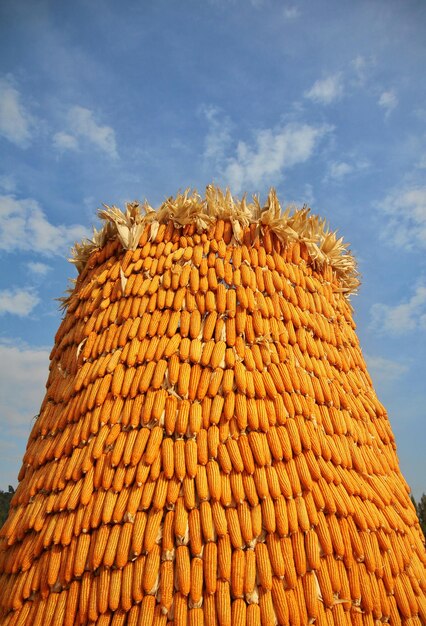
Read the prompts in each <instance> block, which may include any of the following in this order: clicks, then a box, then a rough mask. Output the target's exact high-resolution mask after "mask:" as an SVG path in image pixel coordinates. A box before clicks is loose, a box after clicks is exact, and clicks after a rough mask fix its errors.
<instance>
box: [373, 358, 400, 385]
mask: <svg viewBox="0 0 426 626" xmlns="http://www.w3.org/2000/svg"><path fill="white" fill-rule="evenodd" d="M364 357H365V360H366V362H367V366H368V371H369V373H370V374H371V377H372V379H373V381H374V383H378V382H380V383H390V382H393V381H395V380H398V378H401V376H403V375H404V374H405V373H406V372H407V371H408V365H406V364H403V363H399V362H398V361H394V360H393V359H386V358H384V357H382V356H377V355H376V356H375V355H372V354H364Z"/></svg>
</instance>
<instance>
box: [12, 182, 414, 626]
mask: <svg viewBox="0 0 426 626" xmlns="http://www.w3.org/2000/svg"><path fill="white" fill-rule="evenodd" d="M144 208H145V212H146V215H144V214H143V212H142V210H141V209H142V207H139V206H138V205H136V204H135V205H131V206H128V208H127V212H126V213H125V214H123V213H121V212H120V211H118V209H115V208H112V209H109V208H107V209H106V210H105V211H103V212H101V217H103V219H104V220H105V225H104V227H103V229H102V231H101V232H99V233H95V237H94V241H93V242H91V243H89V242H86V243H85V244H83V245H81V246H78V247H77V249H76V250H75V259H74V260H75V262H76V264H77V266H78V269H79V271H80V275H79V278H78V280H77V283H76V285H75V288H74V290H73V291H72V293H71V295H70V297H69V298H68V299H67V301H66V303H65V306H66V314H65V318H64V320H63V322H62V324H61V326H60V328H59V331H58V333H57V336H56V341H55V346H54V348H53V351H52V354H51V370H50V376H49V380H48V382H47V393H46V397H45V400H44V402H43V405H42V407H41V411H40V416H39V417H38V419H37V421H36V423H35V425H34V428H33V431H32V433H31V436H30V439H29V443H28V448H27V451H26V454H25V458H24V462H23V467H22V470H21V472H20V476H19V479H20V484H19V487H18V489H17V491H16V494H15V496H14V499H13V502H12V508H11V512H10V515H9V518H8V520H7V522H6V524H5V526H4V527H3V530H2V532H1V539H0V541H1V546H0V574H1V576H0V598H1V603H0V604H1V618H0V623H1V625H2V626H4V625H6V624H7V625H8V626H12V625H13V626H27V625H30V624H31V626H62V625H63V624H65V625H66V626H74V624H77V625H86V624H92V625H95V624H96V625H99V626H107V625H109V624H111V625H113V626H125V625H127V626H152V625H154V626H160V625H163V626H166V624H168V623H173V624H175V625H176V626H186V625H189V626H203V624H205V625H206V626H216V625H218V626H230V625H231V624H232V626H242V625H245V624H247V625H249V626H273V625H275V624H280V625H292V626H299V625H306V624H312V623H315V624H318V625H320V626H322V625H324V626H332V625H337V624H338V625H339V626H342V625H344V624H347V625H349V624H355V625H358V624H359V625H364V626H365V625H369V626H370V625H371V626H374V625H377V624H381V623H386V622H387V623H389V624H391V625H392V626H395V625H399V624H406V625H407V626H408V625H409V624H410V626H415V625H417V626H420V625H421V624H425V623H426V602H425V587H426V576H425V562H426V555H425V550H424V545H423V541H422V536H421V532H420V529H419V526H418V523H417V520H416V515H415V512H414V509H413V506H412V504H411V502H410V498H409V491H408V488H407V485H406V483H405V482H404V479H403V478H402V476H401V473H400V471H399V467H398V459H397V456H396V452H395V443H394V438H393V435H392V432H391V428H390V425H389V422H388V419H387V416H386V412H385V410H384V408H383V407H382V405H381V404H380V402H379V401H378V400H377V397H376V394H375V392H374V389H373V387H372V383H371V380H370V377H369V375H368V373H367V370H366V366H365V363H364V360H363V358H362V354H361V351H360V348H359V344H358V340H357V337H356V335H355V332H354V323H353V321H352V317H351V308H350V305H349V303H348V300H347V294H348V293H349V292H351V291H353V290H354V289H355V288H356V286H357V277H356V269H355V264H354V260H353V259H352V257H351V256H350V255H349V254H348V252H347V249H346V246H344V245H343V244H342V242H341V240H336V237H335V236H334V234H330V233H328V232H327V231H326V229H325V225H324V223H323V222H321V221H319V220H318V218H315V217H311V216H310V215H309V214H308V211H306V210H302V211H298V212H296V213H294V214H293V215H290V213H289V212H285V213H284V214H281V215H280V207H279V204H278V201H277V199H276V197H275V195H274V193H273V192H271V194H270V195H269V198H268V203H267V205H266V206H265V207H264V208H261V207H260V206H259V204H258V202H257V201H256V200H255V201H254V203H253V204H246V202H245V201H244V200H243V201H242V202H239V203H237V202H234V201H233V199H232V198H231V197H230V195H229V194H226V195H223V194H222V193H221V192H220V191H218V190H215V189H213V188H208V189H207V193H206V198H205V199H201V198H200V197H199V196H197V195H195V194H194V195H192V196H188V194H183V195H181V196H178V197H177V198H176V199H171V200H169V201H167V202H166V203H165V204H164V205H163V206H162V207H161V208H160V209H159V211H158V212H154V211H153V210H152V209H151V208H150V207H148V206H145V207H144Z"/></svg>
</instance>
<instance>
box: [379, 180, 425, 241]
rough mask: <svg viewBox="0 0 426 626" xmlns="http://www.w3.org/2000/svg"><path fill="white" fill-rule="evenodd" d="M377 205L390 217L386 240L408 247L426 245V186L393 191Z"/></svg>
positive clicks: (384, 234) (385, 230)
mask: <svg viewBox="0 0 426 626" xmlns="http://www.w3.org/2000/svg"><path fill="white" fill-rule="evenodd" d="M377 206H378V208H379V210H381V211H382V212H383V213H384V214H385V215H386V216H387V217H388V224H387V226H386V228H385V229H384V230H383V238H384V239H385V240H388V241H389V240H390V241H392V242H393V243H396V244H397V245H399V246H403V247H405V248H408V249H410V248H412V247H413V246H414V245H415V244H418V245H420V246H422V247H424V246H426V186H423V187H421V186H417V187H414V186H413V187H406V188H405V189H400V190H399V189H398V190H396V191H393V192H391V193H390V194H388V195H387V196H386V197H385V198H384V199H383V200H381V201H380V202H378V203H377Z"/></svg>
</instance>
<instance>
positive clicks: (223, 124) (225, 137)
mask: <svg viewBox="0 0 426 626" xmlns="http://www.w3.org/2000/svg"><path fill="white" fill-rule="evenodd" d="M202 113H203V115H204V117H205V118H206V121H207V125H208V131H207V134H206V136H205V139H204V159H206V161H208V162H209V163H211V162H213V164H215V165H217V164H219V163H221V162H223V159H224V158H225V156H226V153H227V151H228V149H229V147H230V145H231V141H232V138H231V128H232V124H231V120H230V119H229V117H228V116H227V115H224V114H223V113H222V111H221V110H220V109H219V108H218V107H215V106H211V105H210V106H205V107H203V109H202Z"/></svg>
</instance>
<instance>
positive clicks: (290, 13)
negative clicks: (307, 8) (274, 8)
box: [283, 5, 300, 20]
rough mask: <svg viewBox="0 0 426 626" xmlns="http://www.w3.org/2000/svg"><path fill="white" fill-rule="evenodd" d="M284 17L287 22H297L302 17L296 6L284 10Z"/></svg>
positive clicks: (289, 6)
mask: <svg viewBox="0 0 426 626" xmlns="http://www.w3.org/2000/svg"><path fill="white" fill-rule="evenodd" d="M283 16H284V19H286V20H295V19H297V18H298V17H300V10H299V8H298V7H296V6H291V5H288V6H286V7H284V9H283Z"/></svg>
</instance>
